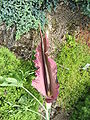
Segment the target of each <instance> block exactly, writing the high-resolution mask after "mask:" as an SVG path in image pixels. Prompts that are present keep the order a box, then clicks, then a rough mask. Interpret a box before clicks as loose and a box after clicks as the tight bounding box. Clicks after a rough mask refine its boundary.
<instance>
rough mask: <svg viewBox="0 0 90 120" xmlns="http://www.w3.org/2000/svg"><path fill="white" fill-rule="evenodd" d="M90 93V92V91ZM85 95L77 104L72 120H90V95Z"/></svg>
mask: <svg viewBox="0 0 90 120" xmlns="http://www.w3.org/2000/svg"><path fill="white" fill-rule="evenodd" d="M89 92H90V91H89ZM89 92H88V93H87V94H86V95H84V96H83V97H82V98H81V99H80V100H79V101H78V102H77V104H76V106H75V108H74V111H73V113H72V115H71V116H70V120H89V119H90V93H89Z"/></svg>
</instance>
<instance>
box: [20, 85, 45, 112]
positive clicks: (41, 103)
mask: <svg viewBox="0 0 90 120" xmlns="http://www.w3.org/2000/svg"><path fill="white" fill-rule="evenodd" d="M22 88H23V89H24V90H25V91H26V92H27V93H28V94H29V95H31V96H32V97H33V98H34V99H35V100H36V101H37V102H38V103H39V104H40V105H41V106H42V108H43V109H44V110H45V112H46V111H47V110H46V108H45V107H44V106H43V104H42V103H41V102H40V101H39V100H38V99H37V98H36V97H35V96H34V95H33V94H32V93H31V92H29V91H28V90H27V89H26V88H25V87H22Z"/></svg>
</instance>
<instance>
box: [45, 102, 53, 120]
mask: <svg viewBox="0 0 90 120" xmlns="http://www.w3.org/2000/svg"><path fill="white" fill-rule="evenodd" d="M51 105H52V103H47V102H46V108H47V111H46V120H50V111H51Z"/></svg>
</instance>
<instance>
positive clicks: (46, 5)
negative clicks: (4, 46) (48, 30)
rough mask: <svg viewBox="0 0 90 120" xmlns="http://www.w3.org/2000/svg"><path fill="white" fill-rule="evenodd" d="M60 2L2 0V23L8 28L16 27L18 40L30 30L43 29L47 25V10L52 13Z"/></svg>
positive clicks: (0, 11) (0, 18) (53, 0)
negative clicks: (39, 27) (39, 26)
mask: <svg viewBox="0 0 90 120" xmlns="http://www.w3.org/2000/svg"><path fill="white" fill-rule="evenodd" d="M57 2H58V0H18V1H16V0H8V1H7V0H2V1H0V21H4V22H5V23H6V25H7V26H8V27H10V26H12V25H15V26H16V29H17V30H16V31H17V32H16V39H19V38H20V36H21V35H22V34H23V33H26V32H28V31H29V30H30V29H37V28H38V24H39V23H41V25H42V28H43V27H44V25H45V24H47V20H46V12H45V11H46V10H48V11H51V9H52V7H55V6H56V4H57Z"/></svg>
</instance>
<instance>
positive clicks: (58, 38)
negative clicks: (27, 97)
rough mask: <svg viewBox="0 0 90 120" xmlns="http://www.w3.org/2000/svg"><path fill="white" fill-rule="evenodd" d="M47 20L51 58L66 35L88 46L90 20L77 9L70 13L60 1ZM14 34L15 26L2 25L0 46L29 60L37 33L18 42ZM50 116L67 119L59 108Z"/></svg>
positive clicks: (53, 119)
mask: <svg viewBox="0 0 90 120" xmlns="http://www.w3.org/2000/svg"><path fill="white" fill-rule="evenodd" d="M47 18H48V20H49V22H48V23H49V24H48V27H47V30H48V31H49V44H50V49H49V54H50V56H51V57H55V56H56V54H57V52H58V51H59V50H60V44H61V43H62V42H63V41H65V34H66V33H68V34H72V35H75V36H76V39H77V40H79V38H82V37H85V39H86V42H87V44H88V46H90V18H88V17H87V16H84V15H83V14H82V12H80V10H79V9H77V10H76V11H72V9H70V7H69V6H67V5H66V4H65V3H64V2H63V1H62V2H60V3H59V4H58V6H57V9H56V11H52V13H51V14H50V13H48V14H47ZM85 33H86V34H85ZM15 34H16V28H15V26H11V28H10V29H9V30H7V29H6V25H5V23H2V24H1V25H0V45H4V46H6V47H8V48H9V49H10V50H11V51H13V52H14V53H15V54H16V56H17V57H21V58H23V59H26V60H27V59H30V58H31V56H32V50H33V49H34V50H35V47H36V46H37V44H38V43H39V41H40V36H39V33H38V32H37V31H35V30H30V32H28V33H26V34H24V35H22V36H21V38H20V40H18V41H16V40H15ZM86 35H87V37H86ZM55 49H57V52H55ZM55 104H56V103H55ZM54 106H55V105H54ZM51 114H52V115H51V116H52V118H51V120H68V119H69V115H68V114H67V113H66V112H65V111H62V110H61V109H60V108H59V107H54V110H52V112H51Z"/></svg>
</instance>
